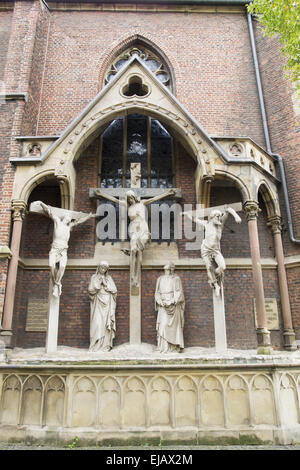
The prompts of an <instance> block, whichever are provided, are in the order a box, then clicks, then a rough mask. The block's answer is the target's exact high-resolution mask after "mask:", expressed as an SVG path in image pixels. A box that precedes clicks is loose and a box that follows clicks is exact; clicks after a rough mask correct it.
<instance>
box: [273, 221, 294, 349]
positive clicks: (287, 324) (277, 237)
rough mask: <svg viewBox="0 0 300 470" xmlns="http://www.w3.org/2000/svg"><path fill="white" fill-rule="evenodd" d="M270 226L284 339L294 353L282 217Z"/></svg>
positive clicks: (286, 345)
mask: <svg viewBox="0 0 300 470" xmlns="http://www.w3.org/2000/svg"><path fill="white" fill-rule="evenodd" d="M268 226H269V227H270V229H271V231H272V234H273V238H274V248H275V256H276V260H277V265H278V281H279V289H280V298H281V308H282V317H283V329H284V331H283V338H284V347H285V349H287V350H288V351H294V350H295V349H297V345H296V342H295V339H296V336H295V332H294V328H293V323H292V314H291V306H290V299H289V291H288V283H287V277H286V270H285V265H284V254H283V246H282V237H281V230H282V225H281V217H280V216H279V215H274V216H272V217H269V218H268Z"/></svg>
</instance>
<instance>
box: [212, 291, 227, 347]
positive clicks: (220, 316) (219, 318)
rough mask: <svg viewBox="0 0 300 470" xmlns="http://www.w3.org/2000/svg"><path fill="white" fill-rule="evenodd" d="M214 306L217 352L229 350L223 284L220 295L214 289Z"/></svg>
mask: <svg viewBox="0 0 300 470" xmlns="http://www.w3.org/2000/svg"><path fill="white" fill-rule="evenodd" d="M212 291H213V306H214V327H215V348H216V352H219V353H220V352H225V351H227V337H226V323H225V305H224V289H223V285H222V287H221V289H220V293H219V295H217V294H216V290H215V289H213V290H212Z"/></svg>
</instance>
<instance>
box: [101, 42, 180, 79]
mask: <svg viewBox="0 0 300 470" xmlns="http://www.w3.org/2000/svg"><path fill="white" fill-rule="evenodd" d="M134 55H137V56H138V57H139V58H140V59H141V60H142V61H143V62H144V64H145V65H146V67H148V69H149V70H151V72H152V73H153V74H154V75H155V76H156V78H157V79H158V80H159V81H160V82H161V83H163V85H165V86H166V87H167V88H171V77H170V73H169V72H168V68H167V66H166V64H164V63H163V61H162V60H161V59H160V58H159V57H158V56H157V55H156V54H154V53H153V52H152V51H150V50H149V49H147V48H145V47H143V46H139V47H130V48H129V49H126V51H124V52H122V54H120V55H119V56H118V57H117V58H116V59H115V60H114V61H113V63H112V64H111V66H110V68H109V70H108V72H107V73H106V76H105V85H106V84H107V83H109V82H110V81H111V80H112V79H113V78H114V76H115V75H116V74H117V73H118V72H119V71H120V70H121V69H122V68H123V67H124V66H125V65H126V64H127V62H128V61H129V60H130V59H131V57H133V56H134Z"/></svg>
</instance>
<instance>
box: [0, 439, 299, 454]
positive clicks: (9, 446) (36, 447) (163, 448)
mask: <svg viewBox="0 0 300 470" xmlns="http://www.w3.org/2000/svg"><path fill="white" fill-rule="evenodd" d="M0 450H10V451H11V450H12V451H16V450H47V451H53V450H81V451H83V450H88V451H91V450H92V451H95V450H100V451H101V450H102V451H106V452H111V453H113V452H115V451H119V452H121V453H122V452H123V451H126V452H128V451H132V452H133V455H134V452H135V451H146V452H147V451H152V450H153V451H159V452H162V451H165V452H170V451H173V450H174V451H177V450H180V451H181V452H184V451H186V452H189V451H193V452H194V451H202V450H208V451H215V450H221V451H225V450H231V451H232V450H239V451H240V450H246V451H249V450H254V451H259V450H264V451H266V450H268V451H275V450H276V451H277V450H300V445H248V446H247V445H245V446H242V445H241V446H239V445H235V446H230V445H228V446H213V445H211V446H204V445H202V446H201V445H200V446H146V445H145V446H140V447H133V446H128V447H126V446H124V447H94V446H91V447H80V446H77V445H76V443H70V444H69V445H65V446H63V447H57V446H46V445H31V444H26V443H18V444H8V443H5V442H0Z"/></svg>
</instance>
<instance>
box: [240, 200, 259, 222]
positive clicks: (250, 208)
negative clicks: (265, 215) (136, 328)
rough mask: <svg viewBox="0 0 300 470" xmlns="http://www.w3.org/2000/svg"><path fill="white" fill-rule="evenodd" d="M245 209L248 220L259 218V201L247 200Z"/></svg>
mask: <svg viewBox="0 0 300 470" xmlns="http://www.w3.org/2000/svg"><path fill="white" fill-rule="evenodd" d="M243 209H244V212H245V214H246V217H247V220H248V221H249V220H254V219H257V217H258V214H259V212H261V209H260V208H259V205H258V202H257V201H246V202H245V203H244V205H243Z"/></svg>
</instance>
